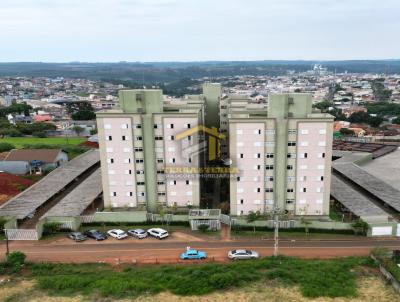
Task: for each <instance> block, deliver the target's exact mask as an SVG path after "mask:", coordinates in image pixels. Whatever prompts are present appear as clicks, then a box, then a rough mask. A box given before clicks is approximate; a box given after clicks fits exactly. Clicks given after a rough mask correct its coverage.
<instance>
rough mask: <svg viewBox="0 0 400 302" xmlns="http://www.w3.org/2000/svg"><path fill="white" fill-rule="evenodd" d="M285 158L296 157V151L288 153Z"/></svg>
mask: <svg viewBox="0 0 400 302" xmlns="http://www.w3.org/2000/svg"><path fill="white" fill-rule="evenodd" d="M287 158H296V153H288V154H287Z"/></svg>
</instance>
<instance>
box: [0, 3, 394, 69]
mask: <svg viewBox="0 0 400 302" xmlns="http://www.w3.org/2000/svg"><path fill="white" fill-rule="evenodd" d="M399 16H400V1H399V0H382V1H377V0H334V1H333V0H0V61H2V62H9V61H43V62H66V61H88V62H100V61H107V62H114V61H198V60H200V61H203V60H273V59H312V60H335V59H389V58H400V38H399V37H400V17H399Z"/></svg>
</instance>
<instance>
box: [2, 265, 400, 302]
mask: <svg viewBox="0 0 400 302" xmlns="http://www.w3.org/2000/svg"><path fill="white" fill-rule="evenodd" d="M376 272H377V270H376V265H375V264H374V263H373V261H372V260H371V259H370V258H363V257H360V258H340V259H339V258H338V259H331V260H305V259H296V258H289V257H277V258H274V257H267V258H264V259H260V260H255V261H247V262H233V263H229V264H215V263H208V264H198V265H165V266H143V267H137V266H134V265H123V266H118V267H112V266H109V265H106V264H28V265H26V266H25V267H24V269H23V271H22V272H21V273H14V275H12V277H11V278H15V279H16V280H21V278H22V280H25V281H29V282H34V284H35V290H39V291H40V292H42V293H44V294H46V295H49V296H57V297H59V296H63V297H71V298H72V297H77V296H80V297H81V298H82V297H84V300H87V301H98V300H99V301H100V300H101V301H115V300H116V299H126V298H129V299H133V298H146V297H148V298H150V299H148V300H147V301H155V300H152V299H153V298H154V297H162V296H163V295H167V296H170V297H176V298H178V296H179V299H171V298H170V299H164V300H163V301H176V300H179V301H180V298H181V297H187V296H206V295H221V294H222V296H223V295H224V294H225V293H229V294H230V293H232V291H236V292H238V293H239V292H240V291H247V290H249V289H255V288H256V292H255V293H257V291H259V290H263V288H264V289H265V287H269V286H270V287H271V288H272V289H273V290H275V288H279V290H282V289H288V288H289V289H294V293H292V294H293V295H294V296H293V297H301V300H294V299H292V301H308V298H312V299H322V300H318V301H325V300H323V299H328V298H329V299H330V298H346V300H347V299H355V298H359V297H362V295H363V293H362V292H360V290H359V283H358V282H359V280H360V278H364V277H371V276H376ZM22 276H23V277H22ZM262 284H263V285H264V286H258V285H262ZM268 292H270V291H265V290H264V291H263V293H262V294H263V295H268ZM278 292H279V291H278ZM379 294H380V295H381V294H382V293H379ZM25 295H26V292H25ZM275 295H276V293H275ZM81 298H79V299H81ZM201 298H202V297H199V298H198V299H199V300H200V299H201ZM227 298H228V297H227ZM283 298H284V297H283ZM13 299H14V300H9V301H20V300H18V299H17V297H16V296H13ZM82 299H83V298H82ZM157 300H158V299H157ZM195 300H196V299H195ZM195 300H192V301H195ZM218 300H219V299H218ZM222 300H223V299H221V301H222ZM228 300H229V301H232V300H231V299H228ZM262 300H263V301H267V299H262ZM4 301H7V300H4ZM22 301H23V300H22ZM38 301H39V300H38ZM41 301H43V300H41ZM57 301H60V300H57ZM71 301H72V300H71ZM75 301H81V300H75ZM196 301H198V300H196ZM207 301H216V300H215V299H211V300H207ZM242 301H244V300H242ZM252 301H261V300H252ZM271 301H290V300H289V299H281V300H279V299H278V300H271ZM335 301H339V300H335ZM347 301H349V300H347ZM359 301H365V300H359ZM377 301H383V300H377ZM388 301H390V300H388ZM391 301H396V300H391Z"/></svg>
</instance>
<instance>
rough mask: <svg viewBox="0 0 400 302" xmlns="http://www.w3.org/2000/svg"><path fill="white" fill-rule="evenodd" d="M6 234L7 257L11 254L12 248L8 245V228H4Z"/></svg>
mask: <svg viewBox="0 0 400 302" xmlns="http://www.w3.org/2000/svg"><path fill="white" fill-rule="evenodd" d="M4 235H6V257H7V256H8V254H10V248H9V246H8V233H7V229H4Z"/></svg>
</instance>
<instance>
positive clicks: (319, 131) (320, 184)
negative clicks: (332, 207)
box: [228, 93, 333, 216]
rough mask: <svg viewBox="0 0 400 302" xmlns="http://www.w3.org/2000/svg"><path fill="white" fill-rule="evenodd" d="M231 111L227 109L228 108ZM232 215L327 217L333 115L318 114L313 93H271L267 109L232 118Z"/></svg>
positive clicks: (235, 115) (234, 113)
mask: <svg viewBox="0 0 400 302" xmlns="http://www.w3.org/2000/svg"><path fill="white" fill-rule="evenodd" d="M228 109H229V108H228ZM228 124H229V126H228V127H229V154H230V159H231V160H232V166H233V167H237V168H238V170H239V174H238V175H237V177H236V178H231V179H230V211H231V215H247V214H248V213H249V212H251V211H253V212H260V213H266V212H270V211H271V210H272V209H273V208H275V207H277V208H279V209H280V210H285V211H287V212H289V213H291V214H293V215H308V216H314V215H315V216H323V215H328V214H329V201H330V198H329V196H330V178H331V158H332V136H333V116H331V115H329V114H323V113H319V112H314V111H313V109H312V99H311V95H310V94H300V93H294V94H272V95H270V96H269V100H268V107H267V108H262V107H261V108H259V109H258V110H252V111H249V110H247V109H246V108H245V107H244V108H242V110H239V109H238V110H236V111H232V113H231V114H229V115H228Z"/></svg>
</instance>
